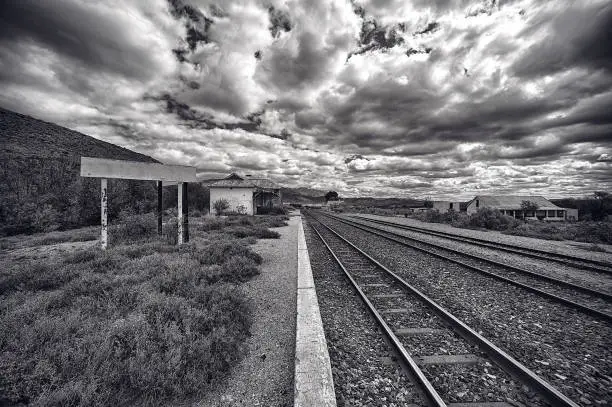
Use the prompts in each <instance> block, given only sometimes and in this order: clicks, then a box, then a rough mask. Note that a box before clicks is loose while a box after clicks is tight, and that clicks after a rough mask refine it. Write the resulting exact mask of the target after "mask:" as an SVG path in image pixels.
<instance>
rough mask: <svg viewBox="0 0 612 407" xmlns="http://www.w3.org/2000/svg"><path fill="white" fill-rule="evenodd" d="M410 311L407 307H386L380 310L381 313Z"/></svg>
mask: <svg viewBox="0 0 612 407" xmlns="http://www.w3.org/2000/svg"><path fill="white" fill-rule="evenodd" d="M408 312H410V310H409V309H408V308H387V309H383V310H380V313H381V314H405V313H408Z"/></svg>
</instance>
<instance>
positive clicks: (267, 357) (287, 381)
mask: <svg viewBox="0 0 612 407" xmlns="http://www.w3.org/2000/svg"><path fill="white" fill-rule="evenodd" d="M299 221H300V218H299V216H292V217H291V220H290V221H289V226H284V227H280V228H274V229H272V230H275V231H277V232H279V233H280V234H281V238H280V239H262V240H259V241H258V242H257V243H256V244H255V245H253V246H252V248H253V250H254V251H256V252H257V253H259V254H260V255H261V256H262V257H263V263H262V264H261V265H260V267H259V269H260V274H259V275H258V276H256V277H255V278H253V279H252V280H250V281H248V282H246V283H243V284H241V287H242V289H243V291H244V293H245V295H246V296H247V297H248V298H250V299H251V300H252V301H253V325H252V327H251V330H252V331H251V337H250V338H249V339H248V340H247V342H246V346H248V354H247V356H246V357H245V358H244V359H243V360H242V361H241V362H240V364H239V365H238V366H237V367H236V368H235V369H234V370H233V371H232V373H231V376H230V377H229V379H228V381H227V383H226V384H225V385H224V386H223V387H221V388H220V389H218V390H217V391H215V392H213V393H211V394H208V395H207V396H206V397H205V398H204V399H203V400H200V401H199V402H198V403H197V404H196V405H197V406H201V407H221V406H223V407H229V406H244V407H247V406H249V407H250V406H266V407H268V406H270V407H277V406H278V407H281V406H293V373H294V372H293V371H294V357H295V329H296V314H295V313H296V295H297V225H298V222H299Z"/></svg>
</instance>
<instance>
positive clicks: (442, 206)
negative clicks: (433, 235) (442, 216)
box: [433, 201, 461, 213]
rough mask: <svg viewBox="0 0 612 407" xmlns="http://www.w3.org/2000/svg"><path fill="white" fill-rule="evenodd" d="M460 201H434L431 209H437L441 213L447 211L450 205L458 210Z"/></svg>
mask: <svg viewBox="0 0 612 407" xmlns="http://www.w3.org/2000/svg"><path fill="white" fill-rule="evenodd" d="M460 205H461V202H452V201H434V202H433V209H437V210H438V211H439V212H441V213H445V212H448V211H449V210H450V209H451V207H452V209H453V210H454V211H455V212H459V211H460V210H461V208H460Z"/></svg>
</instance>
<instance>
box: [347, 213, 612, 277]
mask: <svg viewBox="0 0 612 407" xmlns="http://www.w3.org/2000/svg"><path fill="white" fill-rule="evenodd" d="M352 217H353V218H356V219H362V220H367V221H370V222H374V223H380V224H382V225H388V226H393V227H396V228H399V229H406V230H411V231H416V232H421V233H426V234H430V235H434V236H440V237H445V238H448V239H452V240H457V241H462V242H469V243H473V244H478V245H482V246H486V247H491V248H494V249H497V250H503V251H506V252H509V253H515V254H521V255H524V256H527V257H532V258H536V259H542V260H548V261H553V262H556V263H561V264H565V265H569V266H572V267H576V268H582V269H587V270H591V271H596V272H599V273H606V274H612V264H610V263H608V262H605V261H599V260H591V259H584V258H581V257H577V256H571V255H569V254H563V253H551V252H547V251H545V250H540V249H533V248H529V247H521V246H518V245H513V244H508V243H500V242H491V241H488V240H485V239H479V238H477V237H470V236H461V235H456V234H454V233H448V232H442V231H438V230H430V229H426V228H421V227H418V226H411V225H402V224H401V223H395V222H391V221H386V220H382V219H373V218H367V217H365V216H358V215H352ZM580 262H582V263H587V264H582V263H580ZM597 266H602V267H608V268H609V269H605V268H601V267H597Z"/></svg>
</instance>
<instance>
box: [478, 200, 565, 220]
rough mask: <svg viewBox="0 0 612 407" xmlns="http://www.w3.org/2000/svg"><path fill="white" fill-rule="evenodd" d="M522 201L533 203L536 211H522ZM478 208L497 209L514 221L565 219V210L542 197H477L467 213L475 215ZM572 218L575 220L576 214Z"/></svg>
mask: <svg viewBox="0 0 612 407" xmlns="http://www.w3.org/2000/svg"><path fill="white" fill-rule="evenodd" d="M523 201H529V202H533V203H534V204H535V205H536V206H537V209H536V210H523V209H522V208H521V204H522V203H523ZM480 208H492V209H497V210H499V211H500V212H501V213H503V214H504V215H508V216H512V217H514V218H516V219H533V220H535V219H538V220H546V221H564V220H566V217H567V209H565V208H560V207H558V206H557V205H555V204H553V203H552V202H550V201H549V200H548V199H546V198H544V197H542V196H520V195H477V196H475V197H474V199H472V200H471V201H469V202H468V204H467V213H468V214H472V213H476V212H477V211H478V209H480ZM574 216H576V218H577V214H576V215H574Z"/></svg>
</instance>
